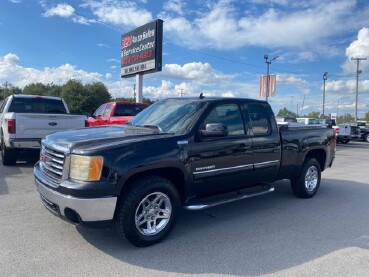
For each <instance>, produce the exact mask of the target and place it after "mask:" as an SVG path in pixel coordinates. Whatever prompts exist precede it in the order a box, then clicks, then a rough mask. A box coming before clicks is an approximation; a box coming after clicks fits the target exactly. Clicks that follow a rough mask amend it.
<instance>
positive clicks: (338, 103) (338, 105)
mask: <svg viewBox="0 0 369 277" xmlns="http://www.w3.org/2000/svg"><path fill="white" fill-rule="evenodd" d="M339 107H340V99H339V98H338V102H337V118H338V108H339Z"/></svg>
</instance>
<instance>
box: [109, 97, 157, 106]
mask: <svg viewBox="0 0 369 277" xmlns="http://www.w3.org/2000/svg"><path fill="white" fill-rule="evenodd" d="M111 101H127V102H131V103H135V102H136V99H134V98H133V97H132V98H124V97H118V98H115V99H113V100H111ZM142 103H146V104H149V105H151V104H153V103H155V101H152V100H151V99H149V98H145V97H144V98H143V99H142Z"/></svg>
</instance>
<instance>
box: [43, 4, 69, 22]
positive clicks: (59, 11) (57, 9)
mask: <svg viewBox="0 0 369 277" xmlns="http://www.w3.org/2000/svg"><path fill="white" fill-rule="evenodd" d="M73 14H74V8H73V7H72V6H71V5H69V4H65V3H62V4H58V5H56V6H54V7H52V8H49V9H48V10H46V11H45V13H44V14H43V15H44V16H45V17H52V16H60V17H65V18H67V17H71V16H73Z"/></svg>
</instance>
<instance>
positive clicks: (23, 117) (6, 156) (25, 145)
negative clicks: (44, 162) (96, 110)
mask: <svg viewBox="0 0 369 277" xmlns="http://www.w3.org/2000/svg"><path fill="white" fill-rule="evenodd" d="M86 120H87V117H86V116H85V115H75V114H69V110H68V107H67V105H66V103H65V102H64V100H63V99H62V98H60V97H51V96H37V95H21V94H18V95H11V96H9V97H8V98H6V99H5V101H4V102H3V103H2V105H1V106H0V143H1V146H0V147H1V158H2V162H3V164H4V165H12V164H15V163H16V162H17V158H18V153H19V151H32V150H36V151H37V153H39V152H40V148H41V139H42V138H44V137H45V136H46V135H48V134H50V133H54V132H58V131H64V130H68V129H74V128H82V127H85V124H86Z"/></svg>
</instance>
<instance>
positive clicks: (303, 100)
mask: <svg viewBox="0 0 369 277" xmlns="http://www.w3.org/2000/svg"><path fill="white" fill-rule="evenodd" d="M304 104H305V94H304V98H303V99H302V107H301V115H302V111H303V110H304Z"/></svg>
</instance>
